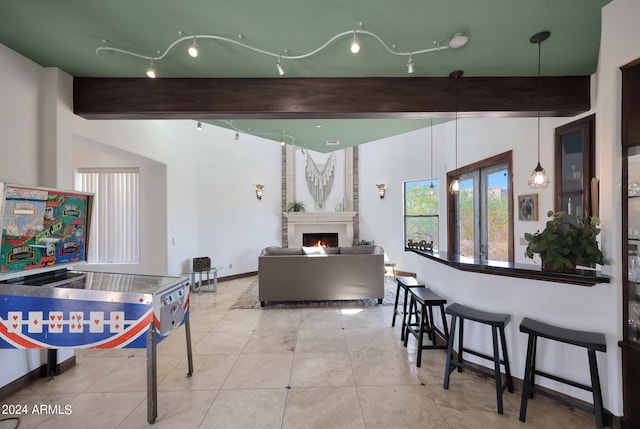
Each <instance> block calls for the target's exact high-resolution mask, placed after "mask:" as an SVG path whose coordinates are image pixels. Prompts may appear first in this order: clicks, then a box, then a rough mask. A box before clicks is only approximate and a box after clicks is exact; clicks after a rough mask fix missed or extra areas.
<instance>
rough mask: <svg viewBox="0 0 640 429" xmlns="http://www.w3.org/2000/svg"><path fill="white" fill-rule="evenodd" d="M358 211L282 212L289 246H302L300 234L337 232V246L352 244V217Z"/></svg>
mask: <svg viewBox="0 0 640 429" xmlns="http://www.w3.org/2000/svg"><path fill="white" fill-rule="evenodd" d="M357 214H358V212H352V211H348V212H346V211H345V212H284V213H283V215H284V217H285V218H286V219H287V239H288V243H289V247H301V246H302V234H304V233H318V232H337V233H338V245H339V246H343V247H344V246H351V245H353V218H354V217H355V216H356V215H357Z"/></svg>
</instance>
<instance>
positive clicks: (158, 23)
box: [0, 0, 611, 151]
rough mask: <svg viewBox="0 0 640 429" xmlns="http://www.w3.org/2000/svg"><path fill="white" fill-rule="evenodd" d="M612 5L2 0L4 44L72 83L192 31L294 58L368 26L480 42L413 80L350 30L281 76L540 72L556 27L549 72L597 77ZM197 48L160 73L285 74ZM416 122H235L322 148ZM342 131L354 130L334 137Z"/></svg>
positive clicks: (129, 66)
mask: <svg viewBox="0 0 640 429" xmlns="http://www.w3.org/2000/svg"><path fill="white" fill-rule="evenodd" d="M609 1H611V0H536V1H527V2H525V1H518V0H483V1H479V0H455V1H454V0H398V1H395V2H391V1H389V0H323V1H318V0H270V1H265V0H233V1H211V0H184V1H176V0H108V1H98V0H56V1H51V0H19V1H16V0H0V43H1V44H3V45H5V46H7V47H9V48H11V49H13V50H15V51H17V52H19V53H21V54H22V55H24V56H26V57H28V58H30V59H31V60H33V61H34V62H36V63H38V64H40V65H42V66H46V67H58V68H60V69H62V70H64V71H66V72H67V73H69V74H71V75H73V76H90V77H142V76H144V73H145V70H146V68H147V67H148V66H149V65H150V61H149V60H147V59H144V58H139V57H136V56H131V55H125V54H123V53H120V52H113V51H101V52H100V53H99V54H97V53H96V49H97V48H98V47H101V46H107V47H111V48H117V49H123V50H127V51H131V52H133V53H137V54H139V55H142V56H147V57H158V56H161V55H163V54H164V52H165V51H166V50H167V48H168V47H169V46H170V45H171V43H172V42H174V41H175V40H177V39H179V38H180V37H181V36H180V34H179V32H180V31H182V32H183V33H184V34H186V35H195V34H207V35H213V36H223V37H225V38H228V39H231V40H234V41H240V42H243V43H246V44H248V45H250V46H252V47H254V48H257V49H262V50H266V51H269V52H272V53H276V55H277V54H280V55H283V56H287V55H290V56H291V55H300V54H302V53H306V52H309V51H312V50H314V49H316V48H318V47H320V46H321V45H323V44H324V43H325V42H327V41H328V40H329V39H331V38H332V37H333V36H335V35H336V34H339V33H342V32H345V31H352V30H358V29H362V30H365V31H369V32H372V33H375V34H376V35H377V36H379V38H380V39H381V40H382V41H383V42H385V43H386V44H387V45H388V46H389V47H390V48H391V49H395V50H396V51H398V52H413V51H417V50H421V49H428V48H432V47H434V46H435V45H434V41H436V40H443V42H442V45H443V46H444V45H446V41H447V39H448V37H449V36H450V35H452V34H454V33H457V32H464V33H467V34H468V35H469V43H468V44H467V45H466V46H464V47H463V48H460V49H455V50H454V49H443V50H441V51H439V52H430V53H424V54H419V55H415V56H412V58H413V60H414V62H415V72H414V73H413V74H412V75H408V74H407V67H406V64H407V60H408V58H407V57H406V56H401V55H392V54H391V53H389V52H388V51H387V50H386V49H385V48H384V47H383V45H382V44H381V43H380V42H379V41H378V40H376V39H375V38H374V37H371V36H369V35H367V34H359V35H358V38H359V39H360V42H361V46H362V48H361V51H360V53H358V54H357V55H354V54H352V53H350V52H349V42H350V39H351V37H352V35H351V34H349V35H345V36H343V37H341V38H338V39H336V40H335V41H334V42H333V43H330V44H329V45H328V46H327V47H326V48H325V49H322V50H321V51H320V52H318V53H317V54H316V55H313V56H310V57H308V58H305V59H302V60H289V59H282V61H281V63H282V66H283V67H284V69H285V71H286V74H285V75H284V76H283V77H282V78H283V79H286V78H288V77H368V76H373V77H406V76H439V77H444V76H447V75H448V74H449V73H450V72H451V71H452V70H456V69H462V70H464V73H465V74H464V75H465V76H534V75H535V74H536V71H537V58H538V56H537V46H536V45H534V44H531V43H530V42H529V38H530V37H531V36H532V35H533V34H535V33H537V32H539V31H542V30H549V31H551V37H550V38H549V40H547V41H545V42H544V43H543V45H542V74H543V75H590V74H592V73H593V72H594V71H595V70H596V65H597V61H598V51H599V42H600V18H601V9H602V7H603V6H604V5H606V4H607V3H609ZM359 23H362V27H360V26H359ZM240 35H242V38H240V37H239V36H240ZM104 41H106V43H105V42H104ZM191 42H192V41H191V40H189V41H184V42H181V43H179V44H177V45H176V46H175V47H174V49H172V50H171V51H170V52H168V53H167V54H166V56H164V58H163V59H161V60H157V61H155V63H154V65H155V67H156V68H157V72H158V76H159V77H211V78H214V77H278V73H277V71H276V67H275V64H276V62H277V58H275V57H273V56H269V55H264V54H261V53H258V52H255V51H252V50H249V49H246V48H243V47H240V46H238V45H236V44H234V43H231V42H228V41H220V40H212V39H204V38H202V39H200V40H198V45H199V47H200V55H199V56H198V58H195V59H194V58H191V57H189V56H188V55H187V53H186V49H187V47H188V46H189V44H190V43H191ZM394 46H395V48H394ZM194 119H197V118H194ZM416 121H417V122H418V123H417V124H416V122H414V121H410V120H405V121H399V120H385V121H379V122H380V124H379V125H378V123H377V121H374V122H375V123H376V125H374V122H370V123H366V124H365V126H362V125H356V124H357V123H359V122H360V121H356V122H355V123H354V121H346V120H343V121H336V123H335V124H333V125H334V127H333V128H332V127H331V126H330V125H329V122H326V121H325V124H324V126H323V128H320V129H317V128H315V127H314V126H313V125H315V123H317V121H293V122H290V121H279V122H274V121H268V122H266V121H238V123H237V124H236V125H235V127H237V128H239V129H241V130H243V129H244V130H245V131H246V130H247V129H249V128H252V129H254V130H258V129H261V130H265V132H263V134H264V135H262V136H263V137H267V138H271V139H274V140H280V137H281V134H282V132H283V131H284V133H285V134H289V135H294V134H295V136H294V138H295V139H296V144H298V143H300V142H308V143H309V146H308V147H310V146H313V145H314V144H317V142H316V140H314V139H316V137H318V134H319V133H318V131H319V130H321V131H322V132H323V134H322V137H321V139H322V140H321V142H322V146H324V140H325V139H327V138H331V139H339V140H341V141H344V142H345V144H347V145H350V144H348V143H347V142H351V141H352V142H353V144H359V143H362V142H365V141H370V140H375V139H377V138H381V137H387V136H388V135H393V134H397V133H401V132H406V131H410V130H413V129H416V128H421V127H423V126H425V124H427V121H424V120H416ZM221 125H225V124H221ZM310 125H312V126H310ZM226 126H227V127H229V126H228V124H226ZM231 128H233V127H231ZM307 128H311V129H310V130H307ZM355 129H361V135H360V136H355V137H351V136H349V137H348V138H347V137H343V136H347V130H350V131H351V135H355V134H357V133H356V132H355V131H354V130H355ZM329 130H331V133H329V134H327V133H324V132H325V131H327V132H328V131H329ZM340 130H344V134H341V135H333V134H334V133H335V134H340V133H341V132H340ZM376 130H378V131H377V132H376ZM297 133H301V134H297ZM389 133H392V134H389ZM256 134H258V135H260V134H259V133H257V132H256ZM270 134H271V135H274V136H275V137H271V136H270ZM330 134H331V135H332V137H328V136H329V135H330ZM285 141H286V139H285ZM314 142H316V143H314ZM305 144H306V143H305ZM341 147H344V146H342V145H341ZM331 149H333V148H331ZM319 150H322V151H325V150H327V149H324V148H321V149H319Z"/></svg>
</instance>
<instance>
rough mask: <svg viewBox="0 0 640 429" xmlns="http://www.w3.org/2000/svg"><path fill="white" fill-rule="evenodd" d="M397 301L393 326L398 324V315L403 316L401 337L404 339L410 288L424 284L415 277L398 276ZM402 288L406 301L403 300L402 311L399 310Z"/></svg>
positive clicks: (394, 306)
mask: <svg viewBox="0 0 640 429" xmlns="http://www.w3.org/2000/svg"><path fill="white" fill-rule="evenodd" d="M396 283H397V284H398V286H397V288H396V302H395V304H394V305H393V319H391V326H396V316H402V330H401V331H400V339H401V340H404V331H405V329H406V314H407V304H408V300H409V298H408V296H409V289H410V288H414V287H424V284H421V283H418V280H417V279H416V278H415V277H406V276H398V277H396ZM400 289H402V290H404V301H403V302H402V311H399V310H398V298H399V297H400Z"/></svg>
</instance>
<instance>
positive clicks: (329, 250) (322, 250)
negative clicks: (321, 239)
mask: <svg viewBox="0 0 640 429" xmlns="http://www.w3.org/2000/svg"><path fill="white" fill-rule="evenodd" d="M302 251H303V252H304V254H305V255H337V254H338V253H340V248H338V247H319V246H314V247H306V246H305V247H303V248H302Z"/></svg>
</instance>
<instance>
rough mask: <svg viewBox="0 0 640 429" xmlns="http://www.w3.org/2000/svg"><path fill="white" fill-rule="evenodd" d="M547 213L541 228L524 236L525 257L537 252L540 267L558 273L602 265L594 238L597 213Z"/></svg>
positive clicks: (602, 261)
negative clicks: (546, 218) (579, 266)
mask: <svg viewBox="0 0 640 429" xmlns="http://www.w3.org/2000/svg"><path fill="white" fill-rule="evenodd" d="M547 216H549V218H550V219H549V220H548V221H547V224H546V226H545V228H544V229H543V230H542V231H537V232H536V233H534V234H531V233H525V235H524V238H525V240H527V242H528V245H527V249H526V250H525V256H526V257H527V258H531V259H533V258H534V256H535V255H537V254H539V255H540V258H541V259H542V269H543V270H546V271H558V272H575V269H576V265H584V266H588V267H592V268H593V267H595V264H600V265H605V264H606V261H605V259H604V256H603V255H602V251H601V250H600V248H599V246H598V241H597V240H596V237H597V236H598V234H599V233H600V228H599V225H600V219H599V218H598V217H597V216H588V215H586V216H585V217H575V216H572V215H570V214H568V213H567V212H563V211H560V212H555V213H554V212H553V211H549V212H548V213H547Z"/></svg>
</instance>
